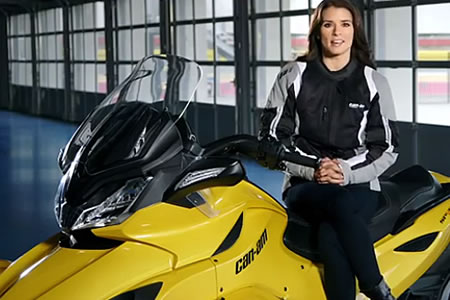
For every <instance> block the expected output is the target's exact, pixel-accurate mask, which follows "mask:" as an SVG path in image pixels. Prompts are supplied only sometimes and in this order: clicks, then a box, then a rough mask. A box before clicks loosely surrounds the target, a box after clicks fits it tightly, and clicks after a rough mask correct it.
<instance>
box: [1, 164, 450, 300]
mask: <svg viewBox="0 0 450 300" xmlns="http://www.w3.org/2000/svg"><path fill="white" fill-rule="evenodd" d="M433 175H434V176H435V177H436V178H438V180H440V181H441V182H446V180H448V178H447V177H444V176H442V175H439V174H436V173H433ZM440 176H442V177H440ZM201 194H202V195H203V197H204V198H205V201H206V204H204V207H203V209H206V207H207V208H208V209H209V210H210V212H211V211H212V212H216V213H217V215H215V216H213V217H208V216H207V215H205V214H204V213H203V212H202V211H201V210H199V209H197V208H190V209H188V208H183V207H179V206H175V205H170V204H167V203H159V204H156V205H153V206H150V207H147V208H144V209H142V210H140V211H138V212H137V213H135V214H134V215H133V216H131V217H130V218H129V219H128V220H127V221H125V222H124V223H122V224H120V225H116V226H111V227H106V228H102V229H96V230H94V231H93V232H94V233H95V234H96V235H98V236H102V237H107V238H112V239H117V240H123V241H124V243H123V244H121V245H120V246H118V247H116V248H113V249H107V250H76V249H66V248H60V247H59V246H58V244H57V237H54V238H53V239H50V240H49V241H47V242H44V243H42V244H40V245H38V246H36V247H35V248H34V249H32V250H31V251H30V252H28V253H26V254H25V255H24V256H23V257H21V258H20V259H18V260H17V261H16V262H14V263H12V264H11V265H9V266H8V267H7V268H6V270H5V271H4V272H3V273H2V274H0V297H2V300H3V299H69V300H70V299H87V300H89V299H109V298H111V297H114V296H117V295H119V294H122V293H125V292H127V291H131V290H134V289H137V288H140V287H145V286H147V285H149V284H152V283H155V282H163V285H162V288H161V291H160V293H159V295H158V297H157V300H178V299H180V300H181V299H207V300H209V299H210V300H214V299H223V298H225V299H226V300H241V299H261V300H271V299H293V300H296V299H314V300H326V298H325V294H324V291H323V287H322V279H321V268H320V266H319V265H316V264H314V263H312V262H311V261H309V260H307V259H305V258H302V257H300V256H298V255H296V254H294V253H292V252H291V251H290V250H288V249H287V248H286V247H285V245H284V243H283V235H284V231H285V229H286V223H287V215H286V212H285V210H284V209H283V208H282V207H281V206H280V205H279V204H278V203H277V202H276V201H275V200H273V199H272V198H271V197H270V196H269V195H267V194H266V193H264V192H263V191H261V190H259V189H258V188H256V187H254V186H252V185H251V184H250V183H248V182H245V181H243V182H241V183H240V184H238V185H236V186H234V187H228V188H218V187H216V188H211V189H205V190H203V191H201ZM205 211H206V210H205ZM449 211H450V199H447V200H446V201H445V202H443V203H441V204H440V205H438V206H436V207H434V208H433V209H431V210H430V211H428V212H427V213H426V214H424V215H422V216H421V217H419V218H418V219H417V220H416V221H415V222H414V224H413V225H411V226H410V227H408V228H407V229H405V230H404V231H402V232H401V233H399V234H397V235H395V236H392V235H388V236H386V237H385V238H383V239H382V240H380V241H378V242H377V243H376V245H375V247H376V248H375V251H376V254H377V257H378V261H379V265H380V269H381V271H382V273H383V275H384V276H385V278H386V281H387V282H388V283H389V285H390V286H391V288H392V290H393V293H394V295H396V296H398V295H400V294H401V293H402V292H403V291H405V290H406V289H407V288H408V287H409V286H411V285H412V284H413V283H414V282H415V281H416V280H417V279H418V278H419V277H420V276H421V275H422V274H423V273H424V272H425V271H426V270H427V269H428V268H429V267H430V266H431V265H432V264H433V262H434V261H435V260H436V259H437V257H439V255H441V253H442V252H443V251H444V249H445V248H446V247H448V244H449V240H450V215H449ZM241 214H242V216H243V226H242V230H241V232H240V235H239V238H238V239H237V240H236V242H235V243H234V244H233V245H232V246H231V247H230V248H229V249H227V250H226V251H223V252H221V253H219V254H216V255H213V254H214V253H215V252H216V250H217V249H218V247H219V246H220V245H221V243H222V242H223V240H224V239H225V237H226V236H227V235H228V233H229V232H230V230H231V229H232V227H233V226H234V224H235V223H236V221H237V220H238V218H239V216H240V215H241ZM432 232H438V233H439V234H438V236H437V238H436V239H435V241H434V242H433V243H432V244H431V246H430V247H429V248H428V249H426V250H425V251H422V252H415V253H405V252H396V251H394V250H393V249H396V248H397V247H399V246H401V245H403V244H405V243H406V242H408V241H410V240H413V239H415V238H417V237H420V236H423V235H425V234H428V233H432ZM4 265H6V263H4Z"/></svg>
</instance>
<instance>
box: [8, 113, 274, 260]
mask: <svg viewBox="0 0 450 300" xmlns="http://www.w3.org/2000/svg"><path fill="white" fill-rule="evenodd" d="M75 129H76V127H75V126H74V125H72V124H67V123H62V122H58V121H52V120H48V119H41V118H37V117H31V116H25V115H21V114H17V113H12V112H7V111H0V197H1V198H0V237H1V240H0V258H3V259H10V260H12V259H15V258H17V257H18V256H20V255H21V254H23V253H24V252H26V251H27V250H28V249H30V248H31V247H32V246H34V245H35V244H37V243H39V242H40V241H42V240H44V239H46V238H48V237H49V236H51V235H53V234H54V233H55V232H57V231H58V226H57V223H56V220H55V217H54V214H53V201H54V200H53V199H54V195H55V192H56V188H57V184H58V181H59V179H60V176H61V173H60V171H59V168H58V166H57V162H56V158H57V155H58V152H59V149H60V148H61V147H63V146H64V145H65V144H66V143H67V141H68V140H69V139H70V137H71V135H72V134H73V132H74V131H75ZM244 165H245V167H246V171H247V176H248V178H249V179H250V180H251V181H253V182H255V183H256V184H257V185H258V186H260V187H262V188H264V190H266V191H267V192H268V193H269V194H271V195H272V196H274V197H275V198H277V199H280V197H281V193H280V189H281V183H282V177H283V174H282V173H280V172H275V171H269V170H266V169H264V168H262V167H261V166H259V165H257V164H256V163H254V162H249V161H245V162H244Z"/></svg>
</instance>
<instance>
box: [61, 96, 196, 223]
mask: <svg viewBox="0 0 450 300" xmlns="http://www.w3.org/2000/svg"><path fill="white" fill-rule="evenodd" d="M94 121H95V118H94ZM183 122H184V120H183V121H182V122H179V123H180V124H181V123H183ZM187 128H188V127H187V125H184V127H183V130H188V129H187ZM182 134H187V132H180V131H179V130H178V127H177V126H175V125H174V122H173V117H172V116H171V115H170V114H169V113H168V112H159V111H157V110H155V109H154V108H153V107H152V106H151V105H149V104H146V103H143V102H126V103H122V104H119V105H117V106H116V109H115V111H114V112H112V113H111V114H110V115H109V116H108V117H107V120H106V121H104V122H103V124H102V125H101V127H100V129H99V130H98V131H97V132H96V134H95V136H93V137H92V138H91V139H90V141H89V143H88V144H87V145H86V146H85V149H84V150H82V151H83V152H82V154H81V156H80V159H79V163H78V165H77V168H76V169H75V172H74V176H73V178H75V179H76V180H72V181H71V182H70V185H69V186H68V189H67V191H66V193H65V198H66V201H67V204H66V205H65V206H64V208H63V215H64V217H63V218H62V219H63V223H62V226H63V227H66V228H70V226H71V225H72V224H73V223H74V222H75V221H76V220H77V218H78V216H79V214H80V211H81V210H80V208H81V209H86V208H88V207H91V206H94V205H98V204H99V203H101V202H102V201H104V200H105V199H106V198H107V197H108V196H110V195H111V194H112V193H114V192H115V191H117V190H118V189H119V188H120V187H122V186H123V185H124V184H125V183H126V182H127V180H130V179H132V178H139V177H145V176H155V174H156V173H158V172H159V171H160V169H165V168H169V169H170V165H178V168H180V167H181V164H177V163H179V162H180V159H177V158H176V157H177V156H180V155H181V151H182V150H183V149H184V148H185V145H184V143H185V141H186V140H187V139H186V137H182ZM178 172H179V171H178Z"/></svg>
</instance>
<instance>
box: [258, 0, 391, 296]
mask: <svg viewBox="0 0 450 300" xmlns="http://www.w3.org/2000/svg"><path fill="white" fill-rule="evenodd" d="M308 39H309V49H308V52H307V54H306V55H304V56H302V57H300V58H299V59H298V60H297V61H296V62H292V63H289V64H287V65H286V66H285V67H284V68H283V69H282V70H281V72H280V73H279V74H278V76H277V79H276V81H275V84H274V86H273V88H272V90H271V92H270V95H269V97H268V101H267V106H266V108H265V110H264V113H263V115H262V117H261V130H260V138H272V139H276V140H277V141H280V142H281V143H282V144H283V145H284V146H286V147H287V148H288V149H291V151H297V152H298V153H300V154H301V155H305V156H310V157H315V158H320V159H321V160H320V166H319V167H318V168H316V169H312V168H308V167H302V166H299V165H295V164H291V163H285V167H286V174H287V176H286V178H285V183H284V193H283V195H284V196H285V200H286V203H287V205H288V207H289V208H290V210H292V211H294V212H296V213H298V214H300V215H302V216H304V217H305V218H307V219H308V220H309V221H311V222H313V223H314V224H316V225H317V227H318V249H319V252H320V255H321V259H322V261H323V263H324V277H325V283H324V285H325V292H326V294H327V298H328V299H330V300H346V299H348V300H350V299H355V276H356V277H357V279H358V281H359V287H360V290H361V291H362V292H363V293H365V294H366V296H368V297H369V298H371V299H372V300H382V299H383V300H384V299H386V300H387V299H389V300H392V299H394V297H393V296H392V294H391V292H390V289H389V287H388V286H387V284H386V283H385V281H384V280H383V277H382V275H381V274H380V270H379V268H378V264H377V261H376V257H375V254H374V249H373V245H372V240H371V237H370V234H369V232H368V226H367V222H368V221H369V220H370V219H371V217H372V216H373V215H374V213H375V211H376V208H377V205H378V194H379V191H380V184H379V181H378V176H380V175H381V174H382V173H383V172H384V171H385V170H386V169H388V168H389V167H390V166H391V165H392V164H393V163H394V162H395V160H396V158H397V148H398V134H397V129H396V127H395V124H394V123H393V122H394V120H395V113H394V105H393V101H392V96H391V92H390V88H389V85H388V83H387V81H386V79H385V78H384V77H383V76H382V75H381V74H380V73H378V72H377V71H375V67H374V63H373V61H372V60H371V58H370V51H369V47H368V44H367V41H366V38H365V35H364V30H363V27H362V22H361V17H360V15H359V12H358V10H357V9H356V8H355V7H354V6H353V5H352V4H351V3H350V2H349V1H348V0H325V1H323V2H322V3H321V4H320V5H319V6H318V7H317V9H316V11H315V13H314V16H313V18H312V23H311V29H310V33H309V37H308Z"/></svg>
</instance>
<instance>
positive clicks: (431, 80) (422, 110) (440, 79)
mask: <svg viewBox="0 0 450 300" xmlns="http://www.w3.org/2000/svg"><path fill="white" fill-rule="evenodd" d="M416 90H417V122H419V123H428V124H438V125H446V126H450V117H449V116H450V69H418V70H417V83H416Z"/></svg>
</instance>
